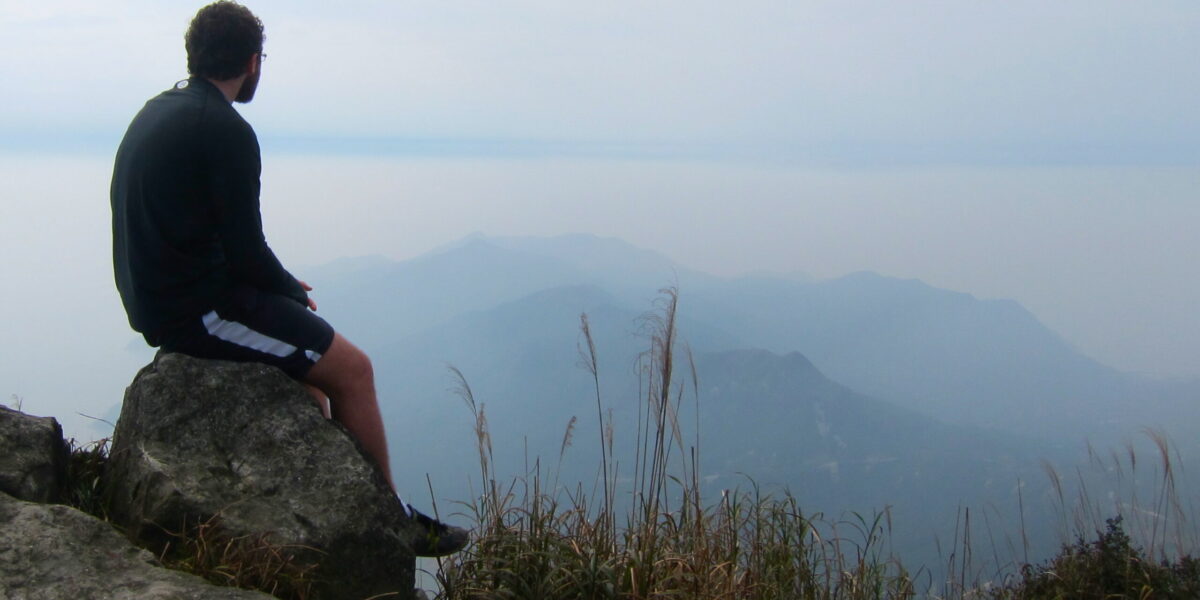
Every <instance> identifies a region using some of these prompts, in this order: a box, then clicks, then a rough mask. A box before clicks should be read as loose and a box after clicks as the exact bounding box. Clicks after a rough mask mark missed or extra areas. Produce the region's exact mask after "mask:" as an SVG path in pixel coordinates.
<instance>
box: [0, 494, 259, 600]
mask: <svg viewBox="0 0 1200 600" xmlns="http://www.w3.org/2000/svg"><path fill="white" fill-rule="evenodd" d="M157 565H158V563H157V561H156V560H155V558H154V556H153V555H152V554H150V553H149V552H147V551H145V550H142V549H140V548H137V547H135V546H133V545H132V544H130V543H129V541H128V540H126V539H125V538H123V537H121V534H119V533H117V531H116V530H115V529H113V528H112V526H111V525H109V524H108V523H105V522H103V521H100V520H99V519H96V518H95V517H92V516H89V515H86V514H84V513H82V512H80V511H78V510H75V509H73V508H70V507H67V506H62V505H47V504H35V503H32V502H24V501H21V500H17V499H16V498H13V497H12V496H9V495H8V494H3V493H0V598H4V599H5V600H85V599H87V600H90V599H93V598H96V599H100V598H105V599H109V598H111V599H129V600H134V599H137V600H178V599H192V600H269V599H270V598H271V596H267V595H265V594H260V593H258V592H250V591H246V590H238V589H233V588H225V587H217V586H214V585H212V584H210V583H208V582H207V581H204V580H203V579H201V578H199V577H196V576H194V575H187V574H185V573H180V572H178V571H170V570H167V569H164V568H161V567H159V566H157Z"/></svg>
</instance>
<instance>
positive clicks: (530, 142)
mask: <svg viewBox="0 0 1200 600" xmlns="http://www.w3.org/2000/svg"><path fill="white" fill-rule="evenodd" d="M199 6H200V3H195V2H178V1H174V0H171V1H163V0H112V1H109V2H103V3H97V2H93V1H91V0H78V1H76V0H63V1H59V0H48V1H46V2H40V3H32V2H9V1H5V2H3V3H0V57H3V58H0V81H2V82H3V85H4V92H5V93H4V96H3V97H4V99H3V100H0V108H2V109H3V110H0V160H2V161H3V162H2V163H0V216H2V221H0V269H2V271H0V277H2V278H3V281H4V282H5V288H6V292H5V294H3V295H2V296H0V309H3V312H4V314H5V315H7V318H6V320H5V322H4V324H3V325H0V337H2V338H4V339H6V340H16V343H15V344H14V343H13V342H11V341H10V350H9V352H14V353H15V355H14V356H15V357H16V358H19V359H20V360H6V361H5V362H6V363H7V364H6V365H4V366H3V367H2V368H0V401H2V400H4V399H5V398H6V397H7V396H8V394H10V393H17V394H21V395H23V396H25V397H26V398H27V402H29V403H36V402H38V401H39V400H38V398H39V397H42V398H48V397H51V396H53V397H55V399H54V402H53V403H51V402H50V401H48V400H47V401H46V403H47V406H49V405H51V404H53V406H55V407H57V406H59V405H60V404H59V403H62V402H67V401H68V400H66V399H64V397H65V396H78V397H82V396H87V394H88V390H89V389H91V390H95V392H94V393H95V395H96V396H97V397H98V398H100V399H92V400H87V402H90V403H92V404H95V405H102V406H101V409H100V410H104V408H103V407H106V406H109V405H110V404H111V402H110V400H111V397H112V396H114V395H115V396H119V393H120V392H119V390H120V387H119V386H121V385H123V384H124V383H125V382H127V381H128V380H129V378H130V377H131V375H132V369H134V368H136V366H137V365H138V364H140V362H144V359H145V356H144V355H141V354H137V353H128V352H126V354H128V356H125V355H124V354H121V352H125V351H124V350H122V349H120V348H118V350H117V352H116V354H119V355H120V360H121V361H124V362H123V363H122V365H124V366H128V369H129V370H128V371H125V372H121V371H118V372H115V373H112V372H105V373H87V372H86V370H87V365H88V359H87V357H86V356H87V355H86V353H85V352H84V351H83V350H77V349H75V348H76V347H77V346H75V344H78V343H81V342H79V340H87V339H96V340H101V339H102V340H111V339H119V340H122V343H123V342H124V341H126V340H133V339H135V338H134V336H133V335H132V334H131V333H129V332H128V331H127V330H126V329H125V327H126V325H125V321H124V315H123V314H122V313H121V311H120V307H119V304H118V303H117V301H116V294H115V291H114V290H113V289H112V283H111V266H110V263H109V258H108V252H109V250H108V244H109V240H108V235H109V234H108V227H109V222H108V205H107V186H108V170H109V168H110V165H111V155H112V152H113V151H114V149H115V147H116V144H117V142H118V141H119V139H120V136H121V134H122V133H123V131H124V128H125V126H126V125H127V124H128V122H129V119H130V118H131V117H132V115H133V114H134V113H135V112H136V110H137V109H138V108H139V107H140V106H141V105H142V103H143V102H144V101H145V100H146V99H148V98H149V97H150V96H152V95H154V94H156V93H158V92H159V91H161V90H163V89H165V88H167V87H169V86H170V85H171V84H172V83H173V82H174V81H176V80H178V79H181V78H183V77H185V76H186V73H185V54H184V50H183V43H182V39H183V31H184V29H185V28H186V25H187V22H188V21H189V19H190V18H191V16H192V15H193V14H194V13H195V10H196V9H197V8H198V7H199ZM248 6H250V8H251V9H253V10H255V12H257V13H258V14H259V16H261V17H262V19H263V20H264V22H265V23H266V28H267V38H268V39H267V42H266V52H267V53H268V55H269V59H268V60H267V62H266V63H265V65H264V74H263V81H262V85H261V87H260V91H259V95H258V97H257V99H256V100H255V101H254V102H253V103H252V104H250V105H248V106H241V107H239V110H241V111H242V113H243V114H244V115H245V116H246V117H247V118H248V119H249V120H250V122H251V123H252V124H254V126H255V127H256V129H257V131H258V132H259V136H260V140H261V142H262V147H263V152H264V162H265V167H264V168H265V171H264V182H263V202H264V208H263V210H264V216H265V218H266V220H267V232H268V237H269V239H270V240H271V242H272V244H273V246H274V247H275V249H276V251H277V252H278V253H279V254H280V255H281V256H282V257H283V258H284V260H285V261H286V262H287V263H289V264H291V265H300V264H315V263H320V262H325V261H328V260H332V259H333V258H336V257H339V256H345V255H357V254H372V253H374V254H385V255H388V256H393V257H396V258H406V257H410V256H413V255H415V254H419V253H421V252H423V251H426V250H428V249H430V248H432V247H434V246H437V245H439V244H442V243H446V242H448V241H451V240H454V239H457V238H459V237H462V236H464V235H466V234H468V233H470V232H473V231H483V232H485V233H489V234H497V235H504V234H516V235H554V234H559V233H568V232H592V233H597V234H600V235H611V236H617V237H621V238H623V239H626V240H628V241H630V242H632V243H635V244H638V245H641V246H644V247H648V248H651V249H655V250H659V251H661V252H663V253H665V254H667V255H668V256H670V257H672V258H674V259H676V260H678V261H680V262H682V263H684V264H686V265H689V266H692V267H695V268H699V269H702V270H708V271H712V272H716V273H720V274H736V273H741V272H746V271H754V270H774V271H781V272H791V271H803V272H807V273H810V274H813V275H817V276H836V275H840V274H844V273H846V272H849V271H854V270H860V269H869V270H875V271H878V272H881V273H884V274H887V275H894V276H899V277H914V278H920V279H923V280H925V281H927V282H929V283H930V284H933V285H937V286H941V287H947V288H950V289H955V290H959V291H966V292H970V293H973V294H976V295H977V296H980V297H988V298H991V297H1006V298H1014V299H1017V300H1018V301H1020V302H1022V303H1023V304H1024V305H1025V306H1027V307H1028V308H1030V309H1031V310H1032V311H1033V312H1034V313H1035V314H1037V315H1038V316H1039V317H1040V318H1042V320H1043V321H1045V322H1046V323H1047V324H1048V325H1050V326H1051V327H1052V328H1054V329H1055V330H1057V331H1059V332H1060V333H1062V334H1063V335H1064V337H1066V338H1067V339H1068V340H1069V341H1070V342H1072V343H1074V344H1076V345H1077V346H1079V347H1080V348H1081V349H1083V350H1084V351H1085V352H1087V353H1088V354H1090V355H1092V356H1094V357H1096V358H1098V359H1100V360H1102V361H1104V362H1106V363H1109V364H1112V365H1113V366H1116V367H1118V368H1122V369H1127V370H1136V371H1144V372H1150V373H1155V374H1160V375H1186V376H1193V377H1200V316H1198V314H1197V311H1196V310H1195V307H1196V306H1200V278H1198V277H1196V266H1195V263H1196V259H1197V257H1200V242H1198V241H1197V236H1196V235H1195V233H1194V232H1195V231H1196V230H1197V229H1198V228H1200V202H1198V201H1197V192H1198V191H1200V110H1198V109H1197V108H1196V107H1197V106H1200V69H1197V68H1196V67H1195V58H1196V57H1197V56H1200V35H1196V32H1197V31H1200V3H1196V2H1193V1H1190V0H1189V1H1178V2H1166V1H1164V2H1149V3H1133V2H1116V1H1113V2H1109V1H1100V0H1087V1H1062V2H1022V1H1016V2H1014V1H1004V2H999V1H997V2H982V1H981V2H932V1H914V2H903V3H900V2H856V1H839V2H803V1H798V0H793V1H779V2H766V1H762V2H755V1H747V2H736V3H735V2H724V1H722V2H718V1H709V0H691V1H688V2H676V1H670V0H664V1H660V2H653V3H647V2H637V3H635V2H625V1H614V2H604V3H584V2H550V1H517V2H504V3H498V2H483V1H477V2H459V1H444V2H422V3H418V2H371V3H367V2H341V3H336V4H335V3H330V2H316V1H286V2H285V1H282V0H280V1H263V2H252V3H248ZM314 283H315V284H317V285H318V286H319V282H314ZM685 292H686V290H685ZM318 298H319V287H318ZM685 298H686V296H685ZM82 343H83V344H85V345H86V343H87V342H86V341H83V342H82ZM106 343H107V342H106ZM14 346H15V347H16V348H19V350H18V349H16V348H14ZM103 348H105V350H101V351H102V352H106V353H111V352H112V349H111V347H110V346H107V345H106V346H103ZM72 353H75V354H72ZM106 357H108V358H111V356H109V355H108V354H106ZM63 361H65V362H66V363H67V366H68V367H69V368H70V369H72V370H74V371H81V372H83V374H82V375H80V376H79V377H77V378H75V379H74V380H72V381H57V382H55V384H54V385H58V386H59V387H54V386H53V385H50V384H49V383H46V380H47V379H54V377H55V373H61V372H62V370H63V366H64V365H63ZM124 366H122V368H124ZM109 371H112V369H109ZM64 386H65V387H64ZM114 390H115V391H114ZM89 410H92V409H89ZM44 412H51V411H44Z"/></svg>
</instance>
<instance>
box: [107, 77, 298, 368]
mask: <svg viewBox="0 0 1200 600" xmlns="http://www.w3.org/2000/svg"><path fill="white" fill-rule="evenodd" d="M261 170H262V164H261V159H260V157H259V149H258V138H257V137H256V136H255V135H254V130H253V129H251V127H250V124H249V123H247V122H246V121H245V119H243V118H242V117H241V115H239V114H238V112H237V111H236V110H234V108H233V106H231V105H230V103H229V102H228V101H227V100H226V99H225V96H224V95H222V94H221V91H220V90H218V89H217V88H216V86H214V85H213V84H212V83H210V82H208V81H207V80H205V79H203V78H198V77H193V78H191V79H188V80H186V81H181V82H179V83H178V84H176V86H175V87H174V88H173V89H170V90H168V91H166V92H163V93H162V94H160V95H158V96H157V97H155V98H153V99H151V100H150V101H149V102H147V103H146V105H145V106H144V107H143V108H142V110H141V111H140V112H138V114H137V116H136V117H134V119H133V122H132V123H130V124H129V129H128V131H126V132H125V138H124V139H123V140H122V141H121V146H120V148H119V149H118V150H117V158H116V164H115V166H114V168H113V177H112V187H111V189H110V198H109V199H110V202H111V204H112V219H113V220H112V228H113V232H112V233H113V268H114V271H115V273H116V280H117V290H118V291H119V292H120V294H121V301H122V302H123V303H124V305H125V312H126V313H127V314H128V315H129V324H130V325H132V326H133V328H134V329H135V330H137V331H139V332H141V333H142V334H143V335H144V336H145V337H146V340H147V341H148V342H149V343H150V344H151V345H155V346H157V345H160V344H161V343H162V341H163V339H164V336H166V335H169V333H170V331H171V330H172V329H173V328H175V327H177V326H178V325H179V324H180V323H181V322H183V321H186V320H187V319H191V318H195V317H199V316H201V315H203V314H204V313H206V312H208V311H210V310H212V309H213V308H214V307H215V306H216V305H217V304H218V303H220V302H221V301H222V300H223V299H224V298H225V297H226V296H227V294H228V293H229V292H230V290H232V289H233V286H234V285H236V284H239V283H242V284H247V285H250V286H253V287H255V288H258V289H260V290H262V291H265V292H270V293H275V294H282V295H285V296H288V297H290V298H292V299H294V300H296V301H297V302H300V303H301V304H307V302H308V296H307V294H306V293H305V291H304V289H303V288H301V287H300V284H299V282H297V281H296V278H294V277H292V275H291V274H290V273H288V272H287V271H286V270H285V269H284V268H283V266H282V265H281V264H280V263H279V259H277V258H276V257H275V254H274V253H273V252H271V249H270V248H269V247H268V246H267V242H266V239H265V238H264V237H263V232H262V217H261V216H260V214H259V207H258V192H259V175H260V173H261Z"/></svg>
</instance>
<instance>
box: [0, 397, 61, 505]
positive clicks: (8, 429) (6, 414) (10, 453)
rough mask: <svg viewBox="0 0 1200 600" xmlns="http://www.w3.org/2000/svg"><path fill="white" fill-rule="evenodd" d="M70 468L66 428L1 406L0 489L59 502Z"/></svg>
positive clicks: (24, 496) (8, 492) (25, 497)
mask: <svg viewBox="0 0 1200 600" xmlns="http://www.w3.org/2000/svg"><path fill="white" fill-rule="evenodd" d="M66 471H67V445H66V444H65V443H64V442H63V435H62V427H61V426H60V425H59V424H58V421H56V420H54V419H53V418H52V417H33V416H30V415H26V414H24V413H21V412H18V411H15V410H10V409H8V408H5V407H3V406H0V492H3V493H6V494H9V495H11V496H14V497H16V498H20V499H22V500H29V501H32V502H57V501H58V500H59V498H60V496H61V494H62V490H63V482H64V481H65V479H66Z"/></svg>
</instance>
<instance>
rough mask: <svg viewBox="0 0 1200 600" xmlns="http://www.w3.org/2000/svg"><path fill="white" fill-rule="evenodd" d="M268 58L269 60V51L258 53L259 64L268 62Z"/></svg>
mask: <svg viewBox="0 0 1200 600" xmlns="http://www.w3.org/2000/svg"><path fill="white" fill-rule="evenodd" d="M266 60H267V53H266V52H259V53H258V64H262V63H264V62H266Z"/></svg>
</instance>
